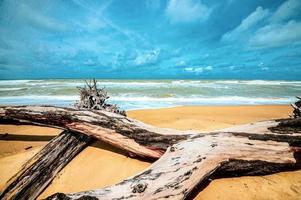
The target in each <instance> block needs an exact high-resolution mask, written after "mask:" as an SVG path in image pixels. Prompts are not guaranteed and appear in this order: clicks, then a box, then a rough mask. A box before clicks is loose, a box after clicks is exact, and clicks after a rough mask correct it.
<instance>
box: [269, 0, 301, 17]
mask: <svg viewBox="0 0 301 200" xmlns="http://www.w3.org/2000/svg"><path fill="white" fill-rule="evenodd" d="M300 12H301V1H300V0H288V1H286V2H284V3H283V4H282V5H281V6H279V8H278V9H277V10H276V12H275V13H274V14H273V16H272V17H271V19H270V20H271V21H273V22H279V21H283V20H286V19H290V18H291V17H294V16H297V15H298V14H300Z"/></svg>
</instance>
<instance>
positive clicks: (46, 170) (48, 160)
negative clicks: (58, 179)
mask: <svg viewBox="0 0 301 200" xmlns="http://www.w3.org/2000/svg"><path fill="white" fill-rule="evenodd" d="M91 140H92V138H91V137H90V136H87V135H84V134H82V133H77V132H72V131H64V132H62V133H61V134H60V135H58V136H56V137H55V138H53V139H52V140H51V141H50V142H49V143H48V144H47V145H46V146H44V147H43V149H42V150H41V151H39V152H38V153H37V154H36V155H34V156H33V157H32V158H31V159H30V160H29V161H27V162H26V163H25V164H24V165H23V166H22V169H21V170H20V171H19V172H18V173H17V174H16V175H14V176H13V177H12V178H11V179H10V180H9V181H8V183H7V185H6V187H5V190H4V191H3V192H2V193H1V195H0V199H16V200H19V199H24V200H27V199H35V198H36V197H37V196H38V195H39V194H40V193H41V192H42V191H43V190H44V189H45V188H46V186H47V185H48V184H49V183H50V182H51V181H52V179H53V178H54V177H55V175H56V174H57V173H58V172H59V171H60V170H61V169H62V168H63V167H64V166H65V165H66V164H67V163H69V161H71V160H72V158H74V157H75V156H76V155H77V154H78V153H79V152H80V151H81V150H82V149H84V148H85V147H86V146H87V145H88V144H89V143H90V141H91Z"/></svg>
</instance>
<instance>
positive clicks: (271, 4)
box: [0, 0, 301, 80]
mask: <svg viewBox="0 0 301 200" xmlns="http://www.w3.org/2000/svg"><path fill="white" fill-rule="evenodd" d="M43 78H110V79H111V78H114V79H123V78H124V79H272V80H273V79H281V80H301V0H106V1H96V0H95V1H92V0H43V1H38V0H0V79H43Z"/></svg>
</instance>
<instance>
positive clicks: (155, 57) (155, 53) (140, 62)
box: [134, 49, 160, 66]
mask: <svg viewBox="0 0 301 200" xmlns="http://www.w3.org/2000/svg"><path fill="white" fill-rule="evenodd" d="M159 55H160V49H155V50H152V51H150V52H147V53H143V54H140V55H138V56H137V57H136V58H135V60H134V64H135V65H136V66H144V65H153V64H156V63H157V62H158V61H159Z"/></svg>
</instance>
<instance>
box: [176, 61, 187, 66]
mask: <svg viewBox="0 0 301 200" xmlns="http://www.w3.org/2000/svg"><path fill="white" fill-rule="evenodd" d="M185 65H186V62H185V61H184V60H181V61H180V62H178V63H176V67H183V66H185Z"/></svg>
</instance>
